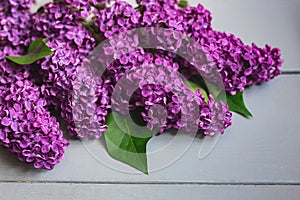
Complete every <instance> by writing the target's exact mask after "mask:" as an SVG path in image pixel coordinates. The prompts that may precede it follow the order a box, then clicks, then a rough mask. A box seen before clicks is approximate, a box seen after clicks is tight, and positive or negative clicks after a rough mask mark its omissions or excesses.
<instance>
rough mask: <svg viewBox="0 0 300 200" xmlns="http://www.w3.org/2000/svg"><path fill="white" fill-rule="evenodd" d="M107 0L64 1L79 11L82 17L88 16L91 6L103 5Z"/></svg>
mask: <svg viewBox="0 0 300 200" xmlns="http://www.w3.org/2000/svg"><path fill="white" fill-rule="evenodd" d="M108 2H109V1H107V0H66V3H68V4H69V5H70V6H72V7H74V8H76V9H78V10H79V11H80V15H81V17H83V18H88V17H89V16H90V14H91V12H92V8H93V6H105V4H107V3H108Z"/></svg>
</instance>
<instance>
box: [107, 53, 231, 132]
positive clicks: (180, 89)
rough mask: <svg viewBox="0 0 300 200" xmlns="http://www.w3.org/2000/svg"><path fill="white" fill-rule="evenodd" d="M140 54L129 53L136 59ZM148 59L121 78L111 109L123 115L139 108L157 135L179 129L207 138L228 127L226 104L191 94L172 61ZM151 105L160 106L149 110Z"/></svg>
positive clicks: (156, 56)
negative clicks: (196, 132)
mask: <svg viewBox="0 0 300 200" xmlns="http://www.w3.org/2000/svg"><path fill="white" fill-rule="evenodd" d="M139 55H140V54H139V53H138V54H135V53H132V56H133V57H135V58H138V57H139ZM145 55H149V53H146V54H145ZM145 57H147V56H145ZM148 58H150V59H146V60H144V63H143V64H142V65H141V66H136V67H132V68H131V69H130V70H128V71H127V73H125V74H124V75H123V76H125V78H122V79H121V80H119V82H118V83H117V85H116V86H115V88H114V90H113V92H114V94H113V97H112V106H113V109H114V110H116V111H117V112H120V113H122V114H125V113H126V112H127V111H126V110H127V109H128V108H129V109H131V110H135V109H137V108H142V110H143V111H142V112H141V116H142V117H143V119H144V121H145V122H146V124H147V127H148V128H149V129H153V128H154V127H156V128H159V130H160V133H162V132H163V131H164V130H166V129H169V128H182V129H184V130H185V131H187V132H190V131H193V130H198V129H200V130H203V133H204V134H207V135H213V134H215V133H217V132H222V133H223V132H224V128H226V127H228V126H229V125H230V124H231V113H230V112H229V111H228V107H227V105H226V104H224V103H220V104H219V103H216V102H215V101H214V99H213V97H212V96H210V101H209V102H208V103H206V102H205V101H204V96H203V95H202V94H200V92H199V91H197V92H196V93H195V94H194V93H193V92H192V91H190V90H189V89H188V88H187V87H186V85H185V83H184V82H183V81H182V79H181V78H180V77H178V74H177V70H178V65H177V64H175V63H172V59H170V58H168V57H164V56H161V55H160V54H154V55H152V56H150V55H149V56H148ZM131 60H134V59H131ZM127 64H128V63H127ZM174 65H175V66H176V65H177V67H174ZM119 67H120V65H119ZM124 89H125V91H124ZM114 97H117V98H114ZM129 100H130V101H129ZM154 105H160V107H158V109H152V108H153V106H154ZM197 107H199V110H198V111H199V113H198V112H197V109H195V108H197ZM163 108H164V109H163ZM212 110H214V111H212ZM164 117H165V118H164Z"/></svg>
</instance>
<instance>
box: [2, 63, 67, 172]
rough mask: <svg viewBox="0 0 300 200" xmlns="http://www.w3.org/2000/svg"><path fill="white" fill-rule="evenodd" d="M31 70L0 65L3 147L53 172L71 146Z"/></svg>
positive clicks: (23, 159)
mask: <svg viewBox="0 0 300 200" xmlns="http://www.w3.org/2000/svg"><path fill="white" fill-rule="evenodd" d="M29 69H30V66H22V67H21V66H17V65H16V64H11V63H9V62H6V61H4V60H2V61H0V77H1V78H0V121H1V124H0V144H1V145H2V146H4V147H5V148H7V149H8V150H9V151H11V152H12V153H14V154H16V156H17V158H18V159H19V160H21V161H24V162H28V163H33V165H34V167H35V168H45V169H53V167H54V165H55V164H57V163H59V162H60V160H61V159H62V157H63V155H64V149H65V148H66V147H67V146H68V145H69V144H68V142H67V141H66V140H65V139H64V138H63V133H62V131H61V130H60V129H59V123H58V122H57V121H56V119H55V118H54V117H52V116H51V115H50V112H49V111H47V109H46V100H45V99H44V98H42V94H41V89H40V88H39V87H37V86H35V85H34V83H33V82H32V81H30V71H29Z"/></svg>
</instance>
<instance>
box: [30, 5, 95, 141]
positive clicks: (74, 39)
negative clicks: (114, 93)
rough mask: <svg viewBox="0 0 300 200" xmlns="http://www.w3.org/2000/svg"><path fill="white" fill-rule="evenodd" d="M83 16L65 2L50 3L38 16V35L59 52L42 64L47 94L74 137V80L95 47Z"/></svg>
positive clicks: (45, 93)
mask: <svg viewBox="0 0 300 200" xmlns="http://www.w3.org/2000/svg"><path fill="white" fill-rule="evenodd" d="M79 16H80V14H79V13H78V12H77V11H72V8H70V7H68V6H67V5H66V4H64V3H62V2H57V3H49V4H47V5H46V6H45V7H44V13H42V14H39V13H37V14H35V15H34V22H35V29H36V33H37V34H39V35H40V37H46V38H48V42H47V45H48V46H49V47H50V48H51V49H52V50H53V51H54V52H55V53H54V54H53V55H51V56H48V57H47V58H46V59H44V60H43V61H42V62H41V70H40V74H41V75H42V80H41V82H42V84H43V90H42V91H43V95H44V96H45V98H46V100H47V102H48V104H49V105H54V106H55V107H56V108H57V109H58V110H61V116H62V117H63V119H64V120H65V121H66V122H67V124H68V126H67V127H68V130H69V134H70V135H72V136H77V135H78V132H77V131H76V128H75V127H74V120H73V115H72V89H73V81H74V80H75V79H76V76H77V72H78V69H79V66H80V65H81V63H82V62H83V59H84V58H85V57H86V56H87V55H88V53H89V52H90V51H91V50H92V48H93V47H94V45H95V40H94V39H93V38H92V36H91V34H90V33H89V32H88V31H87V30H86V29H85V28H84V27H83V25H82V24H81V22H82V21H81V19H80V17H79Z"/></svg>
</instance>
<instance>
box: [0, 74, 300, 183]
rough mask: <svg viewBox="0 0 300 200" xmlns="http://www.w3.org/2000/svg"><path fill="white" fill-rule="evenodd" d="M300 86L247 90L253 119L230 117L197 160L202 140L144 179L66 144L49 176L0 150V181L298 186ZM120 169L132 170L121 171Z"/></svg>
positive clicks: (283, 80)
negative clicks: (226, 126)
mask: <svg viewBox="0 0 300 200" xmlns="http://www.w3.org/2000/svg"><path fill="white" fill-rule="evenodd" d="M299 85H300V76H299V75H282V76H280V77H279V78H277V79H275V80H274V81H272V82H270V83H267V84H265V85H262V86H256V87H254V88H251V89H249V90H246V92H245V98H246V102H247V104H248V106H249V108H250V110H251V111H252V113H253V115H254V118H253V119H250V120H248V119H244V118H242V117H240V116H237V115H235V116H234V119H233V125H232V127H230V128H229V129H228V130H227V131H226V133H225V135H223V136H222V137H221V139H220V141H219V142H218V144H217V145H216V147H215V148H214V150H213V151H212V153H211V154H210V155H209V156H208V157H206V158H205V159H202V160H200V159H198V153H199V149H200V146H201V141H202V140H201V139H199V138H196V139H195V141H194V143H193V144H192V146H191V147H190V148H189V149H188V150H187V151H186V152H185V153H184V154H183V156H181V157H180V159H179V160H178V161H177V162H175V163H174V164H172V165H170V166H168V167H166V168H164V169H161V170H159V171H156V172H153V173H150V175H149V176H146V175H144V174H141V173H140V174H128V173H123V172H119V171H116V170H112V169H110V168H109V167H107V166H104V165H103V164H102V163H101V162H98V161H97V160H95V159H94V158H93V157H92V156H91V155H90V154H89V153H88V152H87V151H86V150H85V148H84V147H83V146H82V144H81V142H80V141H70V142H71V146H70V147H69V148H68V149H67V152H66V155H65V158H64V159H63V161H62V163H61V164H59V165H57V166H56V167H55V169H54V170H53V171H44V170H36V169H32V168H31V167H29V166H28V165H25V164H23V163H20V162H19V161H16V159H15V158H14V157H13V156H12V155H11V154H10V153H9V152H6V151H5V150H3V149H1V150H0V180H44V181H90V182H93V181H96V182H99V181H100V182H102V181H108V182H110V181H128V182H130V181H143V182H155V181H163V182H172V181H192V182H224V183H238V182H243V183H255V182H259V183H267V182H273V183H300V156H299V155H300V148H299V144H300V134H299V133H300V131H299V130H300V109H299V106H300V92H299ZM170 137H171V136H170V135H169V134H165V135H163V136H158V137H156V138H155V140H156V141H152V142H151V143H150V144H149V149H155V148H156V147H160V146H161V145H162V144H163V143H164V142H165V143H167V142H168V141H169V139H170ZM104 148H105V147H104V145H103V144H102V143H101V142H99V152H95V154H97V155H98V153H99V155H101V154H102V155H106V156H107V154H106V153H105V152H106V151H105V149H104ZM170 156H171V155H170ZM103 157H104V156H103ZM160 161H161V162H162V161H163V158H162V159H161V160H160ZM150 165H153V163H152V162H151V160H150ZM124 169H131V168H129V167H127V166H125V165H124Z"/></svg>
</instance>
